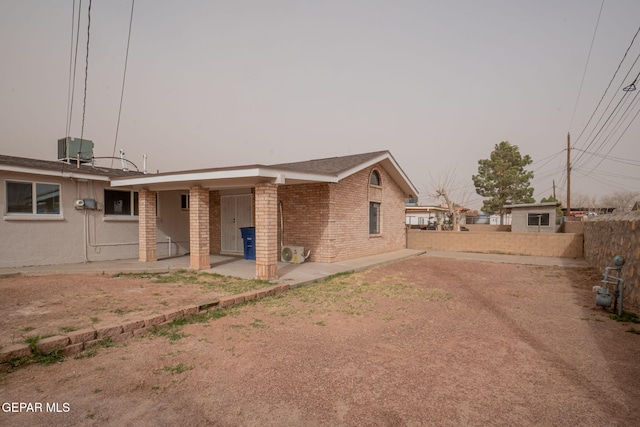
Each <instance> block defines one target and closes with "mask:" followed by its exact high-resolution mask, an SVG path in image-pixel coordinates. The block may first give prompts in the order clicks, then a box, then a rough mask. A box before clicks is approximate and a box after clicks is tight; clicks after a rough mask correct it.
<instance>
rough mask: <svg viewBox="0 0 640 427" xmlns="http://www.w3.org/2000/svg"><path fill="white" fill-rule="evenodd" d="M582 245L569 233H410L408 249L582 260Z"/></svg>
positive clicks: (580, 237)
mask: <svg viewBox="0 0 640 427" xmlns="http://www.w3.org/2000/svg"><path fill="white" fill-rule="evenodd" d="M582 242H583V239H582V235H580V234H566V233H564V234H563V233H556V234H547V233H495V232H493V233H491V232H490V233H481V232H478V233H476V232H473V233H472V232H448V231H445V232H442V231H424V230H408V231H407V247H408V248H411V249H427V250H435V251H453V252H478V253H486V254H491V253H494V254H509V255H529V256H548V257H561V258H582V256H583V251H582V246H583V244H582Z"/></svg>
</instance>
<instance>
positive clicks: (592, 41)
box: [569, 0, 604, 129]
mask: <svg viewBox="0 0 640 427" xmlns="http://www.w3.org/2000/svg"><path fill="white" fill-rule="evenodd" d="M603 8H604V0H602V3H601V4H600V11H599V12H598V19H597V20H596V28H595V29H594V30H593V37H591V45H590V46H589V53H588V54H587V62H586V63H585V64H584V71H583V72H582V80H581V81H580V89H578V97H577V98H576V105H575V106H574V107H573V114H572V115H571V121H570V122H569V129H571V127H572V126H573V119H575V117H576V111H577V110H578V102H579V101H580V96H581V95H582V87H583V85H584V79H585V77H586V76H587V69H588V68H589V61H590V60H591V52H592V51H593V44H594V42H595V40H596V34H597V33H598V26H599V25H600V17H601V16H602V9H603Z"/></svg>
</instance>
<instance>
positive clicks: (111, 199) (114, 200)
mask: <svg viewBox="0 0 640 427" xmlns="http://www.w3.org/2000/svg"><path fill="white" fill-rule="evenodd" d="M132 207H133V209H132ZM104 214H105V215H127V216H138V192H137V191H118V190H104Z"/></svg>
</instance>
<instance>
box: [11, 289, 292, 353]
mask: <svg viewBox="0 0 640 427" xmlns="http://www.w3.org/2000/svg"><path fill="white" fill-rule="evenodd" d="M290 288H291V286H290V285H289V284H279V285H274V286H270V287H268V288H262V289H258V290H255V291H248V292H244V293H242V294H238V295H230V296H226V297H222V298H214V299H211V300H206V301H202V302H200V303H198V304H194V305H191V306H188V307H185V308H183V309H181V310H174V311H167V312H166V313H163V314H153V315H150V316H147V317H145V318H143V319H140V320H133V321H128V322H126V323H123V324H120V325H108V326H101V327H97V328H88V329H81V330H78V331H73V332H69V333H68V334H66V335H56V336H53V337H49V338H44V339H41V340H39V341H38V342H37V343H36V345H35V347H36V349H37V350H38V351H40V352H42V353H49V352H51V351H54V350H61V351H62V354H63V355H64V356H73V355H74V354H78V353H80V352H82V351H83V350H86V349H88V348H91V347H94V346H96V345H99V344H100V342H101V341H102V340H104V339H105V338H108V339H110V340H111V341H113V342H116V343H118V342H122V341H125V340H127V339H129V338H133V337H139V336H142V335H144V334H146V333H147V332H149V331H152V330H154V329H157V328H162V327H165V326H168V325H169V324H170V323H171V322H172V321H174V320H176V319H180V318H183V317H190V316H194V315H196V314H198V313H201V312H206V311H211V310H217V309H221V308H228V307H232V306H234V305H237V304H242V303H244V302H246V301H251V300H254V299H262V298H265V297H268V296H273V295H278V294H281V293H282V292H286V291H288V290H289V289H290ZM32 354H33V352H32V351H31V346H30V345H29V344H13V345H10V346H7V347H3V348H2V349H0V363H6V362H8V361H10V360H12V359H16V358H21V357H28V356H31V355H32Z"/></svg>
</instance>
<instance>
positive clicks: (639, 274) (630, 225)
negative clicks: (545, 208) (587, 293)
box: [584, 211, 640, 312]
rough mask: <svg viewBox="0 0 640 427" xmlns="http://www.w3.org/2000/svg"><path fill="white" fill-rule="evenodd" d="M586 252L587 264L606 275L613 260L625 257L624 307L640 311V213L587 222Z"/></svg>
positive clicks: (598, 218) (585, 228) (617, 215)
mask: <svg viewBox="0 0 640 427" xmlns="http://www.w3.org/2000/svg"><path fill="white" fill-rule="evenodd" d="M584 253H585V259H586V260H587V262H588V263H589V264H590V265H591V266H593V267H594V268H595V269H597V270H598V271H600V272H601V273H604V268H605V267H608V266H613V264H612V262H611V260H612V259H613V257H614V256H615V255H621V256H623V257H624V258H625V260H626V263H625V265H624V266H623V267H622V278H623V279H624V281H625V291H624V293H625V295H624V298H623V308H624V307H625V306H627V307H629V306H630V307H632V309H633V311H636V312H637V311H638V310H639V309H640V211H635V212H622V213H619V214H611V215H603V216H598V217H594V218H590V219H589V220H588V221H586V222H584Z"/></svg>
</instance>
